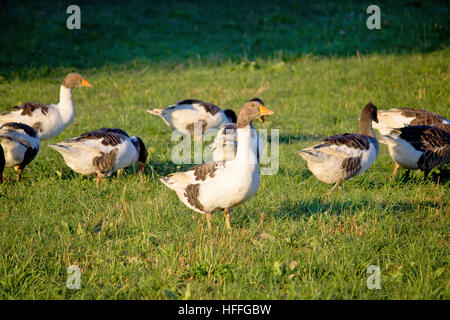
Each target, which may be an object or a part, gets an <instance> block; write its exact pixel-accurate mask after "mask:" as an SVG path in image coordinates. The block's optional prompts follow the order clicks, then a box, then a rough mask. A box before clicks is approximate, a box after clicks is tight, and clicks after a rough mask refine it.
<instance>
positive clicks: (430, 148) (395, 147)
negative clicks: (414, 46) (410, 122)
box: [380, 124, 450, 178]
mask: <svg viewBox="0 0 450 320" xmlns="http://www.w3.org/2000/svg"><path fill="white" fill-rule="evenodd" d="M380 142H381V143H383V144H386V145H387V146H388V149H389V154H390V155H391V157H392V159H393V160H394V162H395V167H394V171H393V173H392V178H393V177H394V176H395V175H396V173H397V170H398V168H404V169H420V170H422V171H424V172H425V176H427V175H428V173H429V172H430V171H431V170H432V169H433V168H434V167H437V166H439V165H442V164H446V163H449V162H450V124H441V125H438V126H427V125H419V126H407V127H403V128H398V129H393V130H391V133H389V134H386V135H382V136H380Z"/></svg>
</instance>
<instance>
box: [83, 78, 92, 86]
mask: <svg viewBox="0 0 450 320" xmlns="http://www.w3.org/2000/svg"><path fill="white" fill-rule="evenodd" d="M81 86H82V87H88V88H90V87H92V85H91V84H90V83H89V82H87V81H86V79H84V78H82V79H81Z"/></svg>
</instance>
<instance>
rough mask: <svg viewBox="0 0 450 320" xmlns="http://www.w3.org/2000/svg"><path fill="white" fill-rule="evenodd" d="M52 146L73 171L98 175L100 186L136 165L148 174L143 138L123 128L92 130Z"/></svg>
mask: <svg viewBox="0 0 450 320" xmlns="http://www.w3.org/2000/svg"><path fill="white" fill-rule="evenodd" d="M49 147H50V148H52V149H54V150H56V151H58V152H59V153H60V154H61V155H62V156H63V157H64V161H65V162H66V164H67V165H68V166H69V167H70V168H71V169H72V170H73V171H75V172H77V173H79V174H83V175H90V174H97V182H96V186H98V184H99V183H100V180H101V179H102V178H103V177H105V176H109V175H110V174H111V173H112V172H114V171H117V170H120V169H123V168H126V167H129V166H131V165H134V164H135V163H136V162H137V163H138V164H139V167H140V169H141V172H144V170H145V162H146V160H147V155H148V153H147V149H146V148H145V145H144V143H143V142H142V140H141V139H140V138H139V137H129V136H128V134H127V133H126V132H125V131H123V130H121V129H109V128H102V129H100V130H95V131H89V132H86V133H84V134H82V135H81V136H79V137H75V138H71V139H69V140H66V141H62V142H58V143H57V144H54V145H49Z"/></svg>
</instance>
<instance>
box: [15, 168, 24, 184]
mask: <svg viewBox="0 0 450 320" xmlns="http://www.w3.org/2000/svg"><path fill="white" fill-rule="evenodd" d="M14 170H16V171H17V181H20V179H21V178H22V173H23V168H22V167H20V166H15V167H14Z"/></svg>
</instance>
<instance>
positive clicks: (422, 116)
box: [372, 108, 450, 134]
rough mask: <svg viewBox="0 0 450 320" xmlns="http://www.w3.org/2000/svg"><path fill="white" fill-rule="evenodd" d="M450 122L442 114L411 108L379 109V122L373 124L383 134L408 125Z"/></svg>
mask: <svg viewBox="0 0 450 320" xmlns="http://www.w3.org/2000/svg"><path fill="white" fill-rule="evenodd" d="M437 124H450V121H449V120H447V119H446V118H444V117H443V116H441V115H440V114H437V113H434V112H430V111H425V110H417V109H410V108H401V109H389V110H378V123H377V122H373V123H372V126H373V128H374V129H376V130H378V131H379V132H380V133H381V134H389V133H390V132H391V130H393V129H397V128H402V127H405V126H408V125H411V126H417V125H429V126H434V125H437Z"/></svg>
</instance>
